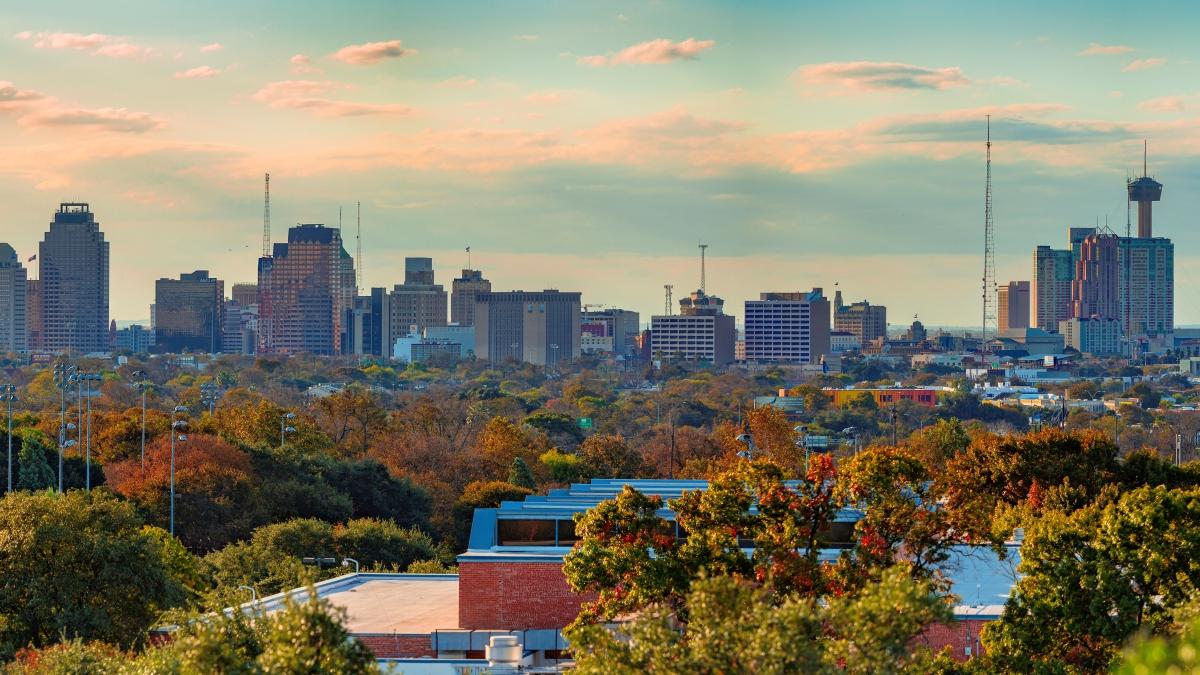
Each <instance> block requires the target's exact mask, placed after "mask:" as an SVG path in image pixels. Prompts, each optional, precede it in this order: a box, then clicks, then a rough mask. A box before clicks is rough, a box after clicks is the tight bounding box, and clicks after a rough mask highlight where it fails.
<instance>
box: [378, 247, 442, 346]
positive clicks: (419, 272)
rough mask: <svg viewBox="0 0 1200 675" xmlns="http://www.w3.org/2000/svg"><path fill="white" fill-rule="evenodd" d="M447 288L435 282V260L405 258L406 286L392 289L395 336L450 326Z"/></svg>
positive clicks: (393, 333) (397, 286)
mask: <svg viewBox="0 0 1200 675" xmlns="http://www.w3.org/2000/svg"><path fill="white" fill-rule="evenodd" d="M446 300H447V298H446V289H445V288H443V287H442V286H441V285H440V284H436V283H434V278H433V259H432V258H405V259H404V283H403V284H397V285H396V286H395V287H393V288H392V295H391V334H392V335H393V336H396V337H399V336H401V335H407V334H408V333H409V332H410V331H411V330H412V327H413V326H416V327H417V328H416V332H417V333H420V332H421V331H423V330H425V329H426V328H428V327H429V326H445V325H446V309H447V307H446V304H447V303H446Z"/></svg>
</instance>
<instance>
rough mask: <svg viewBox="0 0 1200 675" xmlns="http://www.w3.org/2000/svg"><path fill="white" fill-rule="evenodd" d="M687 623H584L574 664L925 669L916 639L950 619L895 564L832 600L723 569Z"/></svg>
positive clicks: (612, 668) (582, 669)
mask: <svg viewBox="0 0 1200 675" xmlns="http://www.w3.org/2000/svg"><path fill="white" fill-rule="evenodd" d="M686 604H687V607H688V612H687V616H688V621H687V623H686V624H685V625H684V627H683V630H678V629H676V627H675V622H674V621H673V619H674V618H675V617H674V616H673V615H672V613H671V612H670V611H669V610H667V609H665V608H664V607H662V606H655V607H653V608H652V609H650V610H649V611H647V612H645V613H643V614H641V615H640V616H639V617H638V618H637V619H635V620H633V621H632V622H630V623H629V624H626V625H625V626H623V627H622V628H621V629H619V632H616V633H614V632H613V631H611V630H609V629H608V628H606V627H604V626H596V625H585V626H578V627H575V628H573V629H571V630H569V631H568V633H567V636H568V639H569V640H570V641H571V646H572V650H573V651H574V653H575V659H576V670H577V671H578V672H579V673H581V674H583V675H588V674H591V673H595V674H597V675H599V674H601V673H604V674H607V673H615V674H625V673H628V674H630V675H633V674H634V673H646V672H653V673H663V674H671V675H673V674H676V673H678V674H680V675H683V674H685V673H688V674H690V673H765V674H779V675H782V674H784V673H812V674H815V675H834V674H835V673H839V674H844V673H862V674H867V673H871V674H875V673H885V674H886V673H914V674H916V673H925V672H928V671H929V668H928V666H929V664H930V662H931V661H932V658H931V655H930V654H929V653H928V650H921V649H915V648H913V646H912V644H911V643H912V640H913V638H915V637H916V636H917V635H918V634H920V632H921V631H922V630H923V629H924V628H925V626H927V625H929V624H930V623H932V622H934V621H938V620H947V619H949V616H950V612H949V609H948V607H947V605H946V604H945V602H944V601H942V600H940V599H939V598H937V597H936V596H935V595H933V594H932V593H931V591H930V589H929V587H928V586H927V585H922V584H920V583H917V582H913V581H912V580H910V579H908V578H906V577H905V575H904V574H903V572H901V571H899V570H894V571H892V572H888V573H885V574H884V576H883V578H882V579H881V580H880V581H879V582H876V583H872V584H868V585H867V586H866V587H865V588H864V589H863V591H862V592H861V593H860V594H858V595H857V596H854V597H846V598H840V599H836V600H833V601H831V602H829V603H828V604H823V603H818V602H816V601H815V600H813V599H812V598H802V597H791V598H786V599H783V600H782V601H780V599H779V598H776V597H773V596H772V594H771V593H770V592H769V591H768V590H767V589H765V588H762V587H757V586H755V585H753V584H750V583H747V582H745V581H738V580H737V579H734V578H731V577H726V576H718V577H713V578H708V579H701V580H698V581H697V582H696V583H695V584H694V585H693V586H692V590H691V591H690V592H689V594H688V597H687V602H686Z"/></svg>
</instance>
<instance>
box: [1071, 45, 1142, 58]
mask: <svg viewBox="0 0 1200 675" xmlns="http://www.w3.org/2000/svg"><path fill="white" fill-rule="evenodd" d="M1132 51H1134V49H1133V47H1129V46H1127V45H1102V44H1100V43H1098V42H1093V43H1091V44H1089V45H1088V46H1087V48H1086V49H1084V50H1083V51H1081V52H1079V55H1080V56H1110V55H1115V54H1128V53H1129V52H1132Z"/></svg>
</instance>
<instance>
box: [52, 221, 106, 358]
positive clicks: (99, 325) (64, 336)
mask: <svg viewBox="0 0 1200 675" xmlns="http://www.w3.org/2000/svg"><path fill="white" fill-rule="evenodd" d="M108 256H109V251H108V242H107V241H105V240H104V233H103V232H101V231H100V224H99V223H97V222H96V218H95V214H94V213H92V211H91V208H90V207H89V206H88V205H87V204H85V203H77V202H70V203H63V204H60V205H59V207H58V212H57V213H55V214H54V220H53V221H51V223H50V229H49V230H48V231H47V232H46V234H45V237H44V238H43V239H42V242H41V245H40V246H39V247H38V266H39V271H40V272H39V275H38V276H39V281H40V286H41V288H40V290H41V331H40V335H39V348H40V349H45V350H49V351H54V352H75V353H82V354H87V353H89V352H105V351H108V347H109V335H108V319H109V316H108V262H109V257H108Z"/></svg>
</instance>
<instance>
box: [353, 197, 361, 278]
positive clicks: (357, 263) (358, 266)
mask: <svg viewBox="0 0 1200 675" xmlns="http://www.w3.org/2000/svg"><path fill="white" fill-rule="evenodd" d="M356 207H357V208H358V215H357V216H356V218H357V221H358V232H357V233H356V234H355V235H354V239H355V240H356V241H357V244H358V253H357V254H356V255H357V257H356V258H355V259H354V263H355V265H354V269H356V270H358V278H357V279H355V281H354V283H355V285H356V286H358V293H359V294H360V295H361V294H362V289H363V282H362V278H363V269H362V265H363V262H362V202H356Z"/></svg>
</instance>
